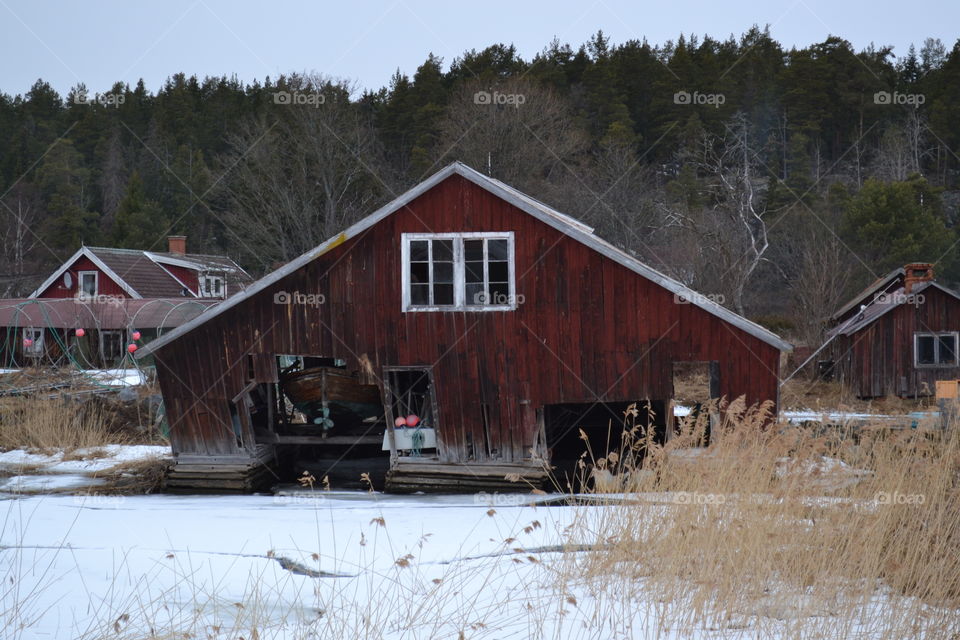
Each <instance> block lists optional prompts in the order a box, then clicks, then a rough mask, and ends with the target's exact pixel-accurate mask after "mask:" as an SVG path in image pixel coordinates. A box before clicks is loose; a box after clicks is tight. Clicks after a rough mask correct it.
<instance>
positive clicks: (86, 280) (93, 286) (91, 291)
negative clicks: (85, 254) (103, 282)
mask: <svg viewBox="0 0 960 640" xmlns="http://www.w3.org/2000/svg"><path fill="white" fill-rule="evenodd" d="M82 278H83V282H82V283H81V287H82V288H83V292H84V293H85V294H87V295H90V296H94V295H96V294H97V276H95V275H94V274H92V273H85V274H83V276H82Z"/></svg>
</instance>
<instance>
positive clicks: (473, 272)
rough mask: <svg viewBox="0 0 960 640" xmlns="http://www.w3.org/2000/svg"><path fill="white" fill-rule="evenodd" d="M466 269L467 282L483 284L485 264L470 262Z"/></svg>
mask: <svg viewBox="0 0 960 640" xmlns="http://www.w3.org/2000/svg"><path fill="white" fill-rule="evenodd" d="M466 266H467V269H466V276H467V282H479V283H481V284H482V283H483V263H482V262H468V263H467V265H466Z"/></svg>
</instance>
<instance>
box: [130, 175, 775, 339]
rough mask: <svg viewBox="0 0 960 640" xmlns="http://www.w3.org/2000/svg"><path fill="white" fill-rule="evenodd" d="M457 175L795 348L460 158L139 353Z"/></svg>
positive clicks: (693, 299)
mask: <svg viewBox="0 0 960 640" xmlns="http://www.w3.org/2000/svg"><path fill="white" fill-rule="evenodd" d="M452 175H459V176H461V177H463V178H465V179H466V180H469V181H470V182H472V183H474V184H475V185H477V186H479V187H480V188H482V189H485V190H486V191H488V192H490V193H492V194H493V195H495V196H497V197H499V198H501V199H502V200H505V201H507V202H509V203H510V204H512V205H514V206H515V207H517V208H518V209H520V210H521V211H524V212H526V213H528V214H530V215H531V216H533V217H535V218H537V219H539V220H540V221H541V222H544V223H546V224H548V225H550V226H551V227H553V228H555V229H557V230H558V231H560V232H561V233H563V234H565V235H567V236H569V237H571V238H573V239H574V240H577V241H579V242H581V243H582V244H585V245H587V246H588V247H590V248H592V249H594V250H595V251H598V252H599V253H601V254H603V255H604V256H606V257H608V258H610V259H611V260H614V261H615V262H617V263H619V264H621V265H623V266H625V267H626V268H628V269H630V270H631V271H633V272H635V273H637V274H639V275H641V276H643V277H644V278H647V279H648V280H652V281H653V282H655V283H657V284H659V285H660V286H662V287H663V288H665V289H667V290H668V291H671V292H672V293H674V294H677V295H680V296H683V297H684V298H685V299H686V300H687V301H689V302H690V303H691V304H692V305H695V306H698V307H700V308H702V309H704V310H705V311H707V312H709V313H711V314H713V315H715V316H717V317H719V318H720V319H721V320H724V321H726V322H729V323H730V324H732V325H734V326H736V327H738V328H739V329H742V330H743V331H745V332H746V333H748V334H750V335H752V336H754V337H756V338H758V339H760V340H763V341H764V342H766V343H767V344H770V345H772V346H774V347H776V348H777V349H779V350H781V351H790V350H792V348H793V347H792V346H791V345H790V343H788V342H786V341H785V340H783V339H782V338H780V337H779V336H777V335H776V334H774V333H772V332H771V331H768V330H767V329H764V328H763V327H761V326H760V325H758V324H756V323H754V322H751V321H750V320H747V319H746V318H744V317H742V316H740V315H738V314H736V313H734V312H733V311H730V310H729V309H727V308H725V307H722V306H720V305H718V304H716V303H714V302H713V301H711V300H708V299H707V298H706V297H705V296H702V295H699V294H697V293H695V292H694V291H693V290H692V289H690V288H689V287H687V286H685V285H683V284H681V283H680V282H677V281H676V280H674V279H672V278H670V277H668V276H666V275H664V274H662V273H660V272H659V271H656V270H655V269H653V268H651V267H649V266H647V265H645V264H644V263H642V262H640V261H639V260H637V259H636V258H634V257H633V256H631V255H629V254H628V253H626V252H624V251H622V250H620V249H618V248H616V247H614V246H613V245H612V244H610V243H608V242H606V241H605V240H602V239H601V238H599V237H597V236H595V235H594V234H593V229H592V228H591V227H588V226H587V225H585V224H583V223H582V222H580V221H578V220H576V219H574V218H571V217H570V216H568V215H566V214H564V213H561V212H560V211H557V210H556V209H554V208H552V207H550V206H548V205H546V204H544V203H542V202H540V201H539V200H536V199H534V198H531V197H530V196H528V195H527V194H525V193H522V192H521V191H518V190H517V189H515V188H513V187H511V186H509V185H507V184H504V183H503V182H500V181H499V180H496V179H494V178H490V177H488V176H485V175H483V174H482V173H480V172H479V171H476V170H474V169H471V168H470V167H468V166H467V165H465V164H463V163H462V162H459V161H457V162H454V163H452V164H449V165H447V166H446V167H444V168H443V169H441V170H440V171H438V172H437V173H435V174H433V175H432V176H430V177H429V178H427V179H426V180H424V181H423V182H421V183H420V184H418V185H416V186H414V187H413V188H412V189H410V190H409V191H407V192H406V193H404V194H402V195H400V196H399V197H397V198H395V199H394V200H392V201H391V202H389V203H387V204H385V205H384V206H382V207H380V208H379V209H377V210H376V211H374V212H373V213H371V214H370V215H369V216H367V217H366V218H364V219H362V220H360V221H359V222H357V223H355V224H353V225H352V226H350V227H349V228H348V229H346V230H345V231H342V232H341V233H339V234H337V235H335V236H334V237H332V238H330V239H328V240H327V241H326V242H324V243H323V244H321V245H319V246H317V247H315V248H313V249H311V250H310V251H307V252H306V253H304V254H303V255H301V256H300V257H298V258H295V259H293V260H291V261H290V262H288V263H287V264H285V265H284V266H282V267H281V268H279V269H277V270H276V271H274V272H272V273H269V274H267V275H266V276H264V277H263V278H261V279H260V280H257V281H256V282H255V283H253V284H252V285H250V286H249V287H247V289H246V290H244V291H243V293H240V294H237V295H235V296H233V297H231V298H228V299H227V300H225V301H224V302H223V303H221V304H219V305H217V306H216V307H213V308H211V309H209V310H208V311H206V312H204V313H202V314H201V315H199V316H197V317H196V318H195V319H193V320H191V321H190V322H187V323H186V324H184V325H182V326H180V327H177V328H176V329H174V330H173V331H171V332H169V333H167V334H164V335H163V336H162V337H160V338H158V339H157V340H154V341H153V342H151V343H149V344H148V345H146V346H145V347H144V348H142V349H140V350H138V351H137V353H136V357H138V358H139V357H143V356H146V355H147V354H149V353H152V352H153V351H155V350H156V349H158V348H160V347H162V346H163V345H165V344H167V343H169V342H172V341H173V340H176V339H177V338H179V337H180V336H182V335H184V334H186V333H188V332H190V331H191V330H193V329H195V328H197V327H199V326H200V325H202V324H204V323H206V322H208V321H209V320H211V319H213V318H215V317H216V316H218V315H220V314H221V313H223V312H224V311H226V310H227V309H230V308H231V307H233V306H235V305H237V304H239V303H240V302H242V301H244V300H246V299H247V298H249V297H252V296H254V295H256V294H258V293H259V292H261V291H263V290H264V289H266V288H268V287H270V286H271V285H272V284H274V283H276V282H278V281H279V280H281V279H283V278H285V277H286V276H288V275H290V274H291V273H293V272H295V271H297V270H299V269H300V268H302V267H303V266H305V265H307V264H309V263H310V262H312V261H314V260H316V259H317V258H319V257H320V256H322V255H323V254H325V253H326V252H328V251H330V250H332V249H334V248H336V247H338V246H340V245H341V244H343V243H344V242H346V241H347V240H350V239H351V238H354V237H356V236H358V235H359V234H361V233H362V232H364V231H366V230H367V229H369V228H370V227H372V226H373V225H375V224H377V223H378V222H380V221H381V220H383V219H384V218H386V217H387V216H389V215H390V214H392V213H394V212H396V211H398V210H400V209H402V208H404V207H405V206H407V205H408V204H410V202H412V201H413V200H415V199H416V198H418V197H420V196H421V195H423V194H424V193H426V192H427V191H429V190H430V189H432V188H433V187H435V186H436V185H438V184H440V183H441V182H443V181H444V180H446V179H447V178H449V177H450V176H452Z"/></svg>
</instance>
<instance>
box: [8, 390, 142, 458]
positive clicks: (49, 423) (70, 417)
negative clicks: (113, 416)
mask: <svg viewBox="0 0 960 640" xmlns="http://www.w3.org/2000/svg"><path fill="white" fill-rule="evenodd" d="M127 439H128V438H127V436H125V435H124V434H123V433H120V432H118V431H117V430H115V429H112V428H111V427H110V424H109V421H108V419H107V416H105V415H104V410H103V409H102V407H100V406H98V405H95V404H93V403H86V404H80V403H77V402H71V401H69V400H66V399H63V398H39V397H14V398H5V399H4V400H3V402H2V404H0V449H3V450H7V449H26V450H29V451H37V452H41V453H53V452H55V451H64V452H66V453H70V452H73V451H76V450H77V449H95V448H97V447H102V446H105V445H107V444H125V443H126V441H127Z"/></svg>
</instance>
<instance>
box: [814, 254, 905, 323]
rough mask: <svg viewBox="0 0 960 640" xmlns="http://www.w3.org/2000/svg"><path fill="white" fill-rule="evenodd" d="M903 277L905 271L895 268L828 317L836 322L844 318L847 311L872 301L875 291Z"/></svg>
mask: <svg viewBox="0 0 960 640" xmlns="http://www.w3.org/2000/svg"><path fill="white" fill-rule="evenodd" d="M905 275H906V271H905V270H904V268H903V267H897V268H896V269H894V270H893V271H891V272H890V273H888V274H887V275H885V276H883V277H882V278H877V279H876V280H874V281H873V282H872V283H871V284H870V285H869V286H868V287H867V288H866V289H864V290H863V291H861V292H860V293H858V294H857V295H855V296H854V297H852V298H851V299H850V301H849V302H847V304H845V305H843V306H842V307H841V308H840V309H839V310H837V312H836V313H834V314H833V315H832V316H830V319H831V320H834V321H836V320H837V319H838V318H841V317H843V316H845V315H846V314H847V313H848V312H849V311H852V310H853V309H855V308H856V307H857V305H858V304H863V301H864V300H868V299H872V298H873V297H874V294H875V293H877V291H879V290H880V289H885V288H886V287H888V286H889V285H890V284H891V282H892V281H893V280H896V279H897V278H898V277H899V278H902V277H904V276H905Z"/></svg>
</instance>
